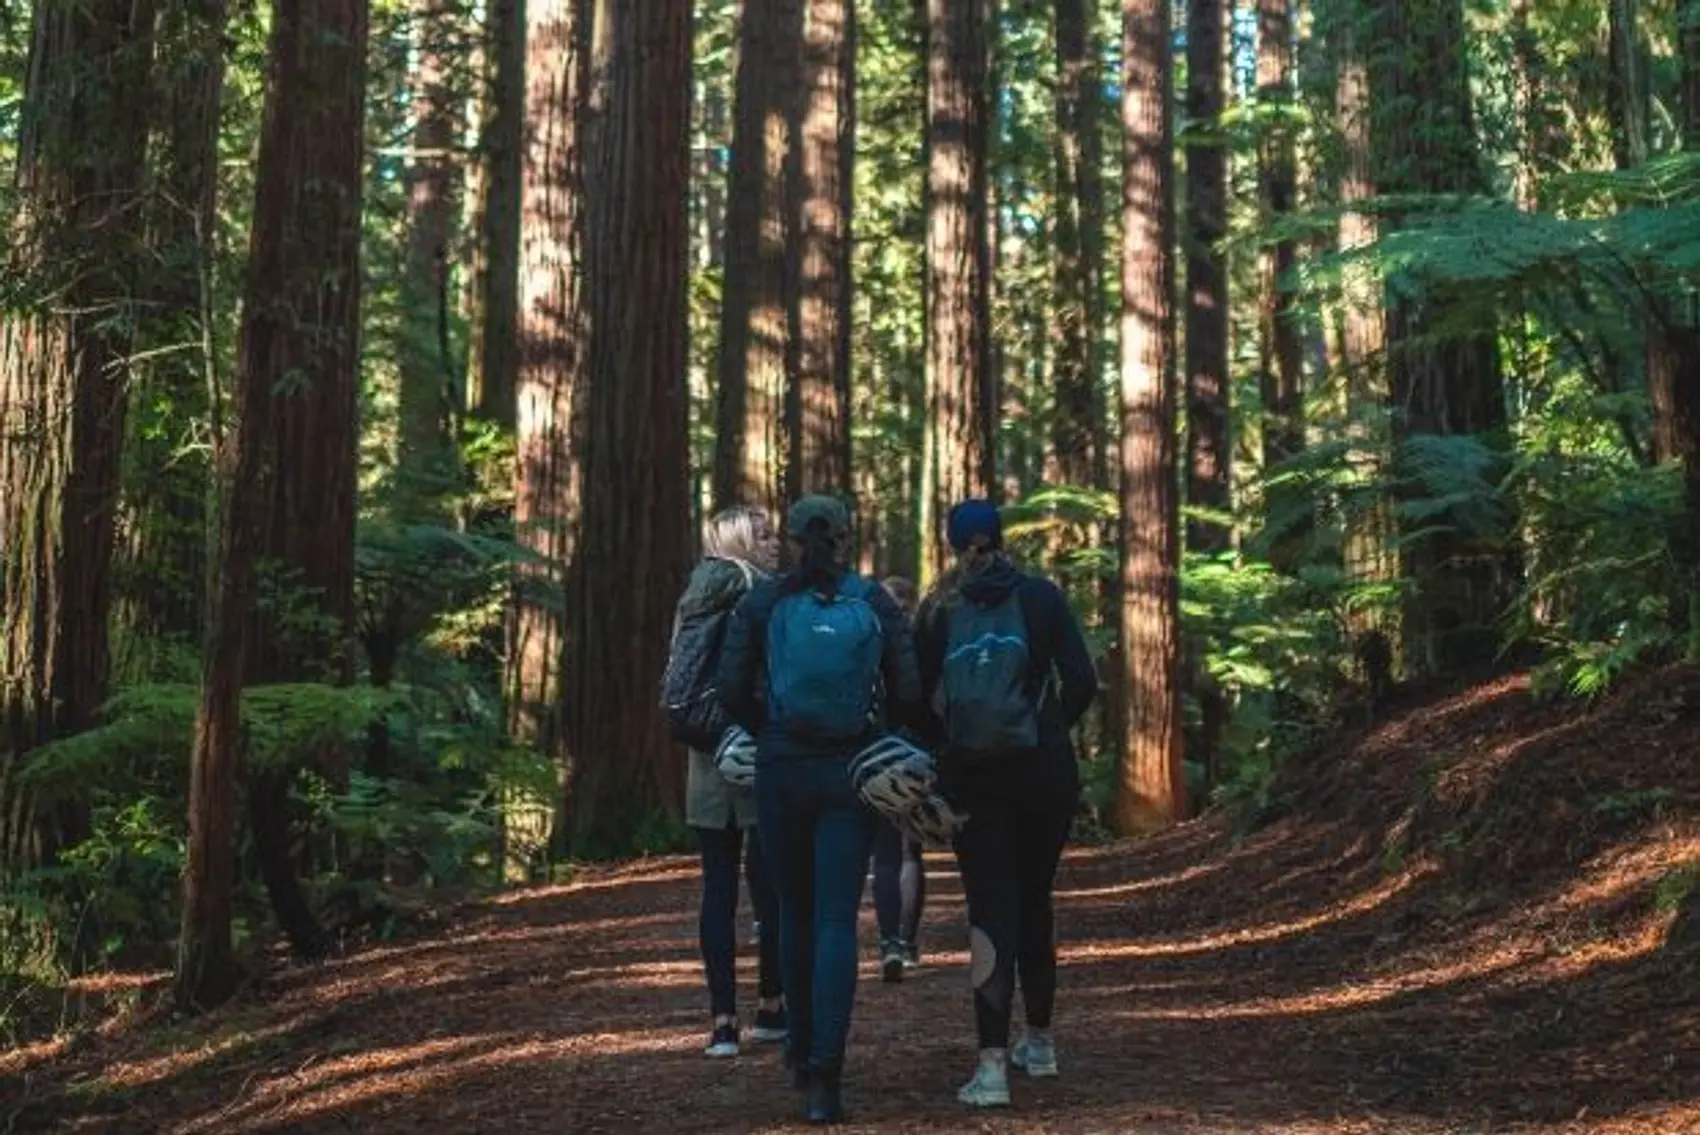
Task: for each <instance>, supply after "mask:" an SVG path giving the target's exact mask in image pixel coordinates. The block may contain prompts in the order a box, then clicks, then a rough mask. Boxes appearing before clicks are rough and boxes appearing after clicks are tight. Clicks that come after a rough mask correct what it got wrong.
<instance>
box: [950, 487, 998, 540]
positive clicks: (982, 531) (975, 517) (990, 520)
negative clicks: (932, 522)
mask: <svg viewBox="0 0 1700 1135" xmlns="http://www.w3.org/2000/svg"><path fill="white" fill-rule="evenodd" d="M982 536H983V537H985V540H986V546H987V547H990V548H1001V547H1003V517H1002V516H1000V515H998V506H997V505H995V504H993V503H992V502H991V501H989V500H979V499H974V500H965V501H963V502H962V503H961V504H958V505H957V506H956V507H955V508H953V509H951V510H950V518H949V519H948V520H946V521H945V537H946V538H947V539H948V540H949V541H950V546H951V548H952V550H954V551H957V552H962V551H966V550H967V549H968V547H969V545H971V544H973V543H974V541H975V540H977V539H979V538H980V537H982Z"/></svg>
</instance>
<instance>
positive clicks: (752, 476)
mask: <svg viewBox="0 0 1700 1135" xmlns="http://www.w3.org/2000/svg"><path fill="white" fill-rule="evenodd" d="M802 21H803V8H802V0H745V4H744V15H743V20H742V22H741V23H740V25H739V44H740V47H739V54H738V79H737V90H736V92H735V94H734V96H733V108H732V158H731V169H730V171H729V173H728V176H727V205H726V283H725V287H724V289H723V296H724V299H723V302H722V305H721V313H720V377H719V385H718V388H717V389H716V392H715V419H714V421H715V454H714V504H715V507H716V508H724V507H726V506H727V505H731V504H750V505H756V506H759V507H761V508H765V509H766V510H767V511H768V514H769V515H772V516H777V515H779V514H780V513H781V512H782V511H783V510H782V509H781V498H782V489H783V486H784V483H785V481H784V469H783V467H782V466H783V460H782V459H783V456H784V441H785V439H784V436H783V434H784V430H785V422H786V413H785V409H786V399H787V396H788V392H789V390H790V385H791V378H792V373H793V368H794V364H793V360H795V358H796V354H795V351H794V350H793V345H792V341H791V338H792V327H793V319H794V313H795V305H796V280H795V277H794V275H793V271H792V266H793V264H794V252H795V248H796V243H795V242H796V230H795V226H794V223H793V221H792V220H791V219H790V217H789V216H788V214H789V213H790V212H792V211H793V210H792V206H793V205H794V204H795V198H794V196H793V195H792V192H791V186H790V184H789V183H790V174H791V172H792V170H793V169H794V168H795V167H794V164H793V160H792V153H791V151H792V147H793V145H794V144H795V141H796V139H795V132H796V125H797V122H798V110H799V106H798V99H799V90H800V79H801V73H802V71H801V64H802Z"/></svg>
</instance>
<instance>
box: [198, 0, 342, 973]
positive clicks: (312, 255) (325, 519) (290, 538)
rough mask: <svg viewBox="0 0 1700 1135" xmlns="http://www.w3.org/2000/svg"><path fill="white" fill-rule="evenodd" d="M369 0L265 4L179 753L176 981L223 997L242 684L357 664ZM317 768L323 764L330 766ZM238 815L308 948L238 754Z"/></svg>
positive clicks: (286, 866)
mask: <svg viewBox="0 0 1700 1135" xmlns="http://www.w3.org/2000/svg"><path fill="white" fill-rule="evenodd" d="M366 34H367V5H366V3H365V0H278V3H277V5H276V7H275V9H274V11H273V17H272V33H271V43H270V48H269V55H270V71H271V74H270V83H269V86H268V93H267V98H266V110H265V120H264V123H263V125H262V128H261V134H260V152H259V163H258V168H257V171H256V185H257V189H256V192H255V200H254V224H253V229H252V234H251V237H250V244H249V256H248V283H247V290H246V295H245V301H244V304H243V324H242V332H241V339H240V345H239V349H238V371H239V374H238V381H239V384H240V386H239V393H238V399H239V405H238V407H237V411H238V414H237V418H238V423H239V424H238V426H237V433H236V436H235V438H234V440H233V443H232V445H231V448H230V451H229V452H228V453H227V454H225V455H224V457H223V460H224V464H225V467H226V468H228V469H230V470H231V480H230V491H229V494H228V498H227V500H226V501H225V505H224V509H223V518H222V529H221V536H220V566H221V571H220V575H219V579H220V583H219V590H218V594H217V596H216V597H215V601H214V609H213V614H212V622H211V625H210V628H209V632H208V638H207V650H206V655H205V662H204V676H203V682H202V690H201V707H200V713H199V716H198V718H197V721H196V729H195V746H194V753H193V757H192V759H191V765H190V769H191V777H190V778H191V784H190V807H189V853H188V862H187V866H186V868H185V872H184V890H183V894H184V904H183V937H182V945H181V950H180V954H179V960H178V980H177V994H178V999H179V1001H180V1002H182V1003H184V1004H204V1003H206V1002H208V1001H213V1000H217V999H218V998H219V997H220V996H222V995H223V994H224V993H226V992H228V989H229V986H230V981H231V977H232V973H231V960H230V948H229V913H230V877H231V863H230V857H231V856H232V855H233V854H234V848H233V846H232V839H231V837H232V831H233V827H234V815H233V804H234V801H233V796H234V781H235V775H236V769H237V766H238V763H239V760H240V754H241V745H242V736H241V721H240V707H241V696H242V688H243V687H244V686H245V685H247V684H268V683H276V682H313V681H320V682H343V681H346V680H347V679H348V678H349V677H350V675H351V673H352V661H353V659H352V645H353V644H352V637H351V635H352V627H351V622H352V615H353V599H354V518H355V508H354V505H355V496H354V494H355V471H356V443H357V434H356V410H357V406H358V390H359V358H360V351H359V336H360V294H361V293H360V209H361V166H362V158H363V150H364V114H365V77H366V68H365V52H366ZM323 771H326V772H328V773H330V774H331V775H332V776H333V777H334V776H335V775H336V772H337V769H336V767H335V765H334V764H332V765H331V766H329V767H326V768H325V769H324V770H323ZM244 773H245V775H244V783H245V789H246V796H247V804H248V809H247V811H248V819H249V824H250V829H251V832H252V835H253V838H254V841H255V845H256V852H257V856H258V859H259V862H260V871H261V875H262V877H263V878H264V880H265V883H266V888H267V891H268V892H269V893H270V895H271V900H272V907H273V909H274V911H275V912H276V914H277V916H278V920H279V922H280V924H281V925H282V927H283V929H284V931H285V932H286V933H287V934H288V935H289V938H290V942H291V945H292V946H294V948H295V949H296V951H297V952H298V953H301V954H305V955H312V954H314V953H316V952H318V950H319V949H320V948H321V946H322V943H321V942H320V941H319V929H318V925H317V922H316V920H315V918H314V916H313V913H312V911H311V908H310V907H309V906H308V905H307V901H306V898H305V896H304V895H303V894H302V893H301V889H300V886H299V883H298V881H297V880H296V878H295V874H294V865H293V861H292V853H291V850H290V844H291V831H290V829H291V822H290V812H289V807H288V788H289V783H290V779H291V778H290V775H289V773H290V770H289V769H287V768H279V767H270V766H262V765H259V764H255V763H249V764H248V765H247V767H246V769H245V770H244Z"/></svg>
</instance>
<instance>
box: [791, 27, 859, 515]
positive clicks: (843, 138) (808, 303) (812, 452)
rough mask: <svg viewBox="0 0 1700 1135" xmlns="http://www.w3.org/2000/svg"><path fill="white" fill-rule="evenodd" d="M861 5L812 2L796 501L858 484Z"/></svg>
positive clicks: (794, 433)
mask: <svg viewBox="0 0 1700 1135" xmlns="http://www.w3.org/2000/svg"><path fill="white" fill-rule="evenodd" d="M855 18H856V5H855V3H854V0H808V5H807V11H806V15H805V19H806V24H805V28H804V48H803V69H804V75H803V82H804V89H805V91H806V99H807V101H806V103H805V105H804V108H803V109H804V114H803V123H802V130H801V135H800V138H799V142H800V144H801V146H802V162H801V170H802V178H801V183H800V185H799V186H798V192H799V196H800V197H801V212H800V216H799V217H798V228H797V237H798V240H799V241H800V243H801V248H800V254H801V259H802V279H801V281H800V285H799V289H798V294H797V303H798V309H799V316H800V319H799V331H800V333H801V341H800V343H799V345H798V346H799V354H798V363H799V367H798V373H797V397H796V399H795V402H796V407H797V414H798V421H797V422H796V424H795V426H794V428H793V429H792V430H791V439H790V440H791V457H790V460H789V461H788V462H787V463H786V469H787V473H788V474H789V476H788V478H787V480H788V484H787V489H786V492H787V495H788V496H790V497H792V498H795V497H798V496H800V495H802V494H803V493H807V492H835V493H840V494H843V495H846V496H848V495H849V493H850V491H851V489H852V488H853V486H852V485H851V482H850V298H851V286H850V226H851V214H852V200H851V187H852V177H853V175H854V171H855V156H856V155H855V145H856V132H855V123H856V115H855V82H856V68H855V63H856V26H855Z"/></svg>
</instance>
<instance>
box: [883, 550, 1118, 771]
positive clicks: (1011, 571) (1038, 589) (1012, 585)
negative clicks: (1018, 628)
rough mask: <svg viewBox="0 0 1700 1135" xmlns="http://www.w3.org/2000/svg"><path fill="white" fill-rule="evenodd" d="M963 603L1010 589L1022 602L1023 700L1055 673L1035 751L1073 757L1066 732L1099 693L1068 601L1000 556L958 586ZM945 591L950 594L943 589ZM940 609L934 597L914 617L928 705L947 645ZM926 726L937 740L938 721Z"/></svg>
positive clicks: (991, 600) (995, 597)
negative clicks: (1024, 643) (1024, 638)
mask: <svg viewBox="0 0 1700 1135" xmlns="http://www.w3.org/2000/svg"><path fill="white" fill-rule="evenodd" d="M955 589H956V590H958V591H960V594H961V597H962V600H963V601H964V602H968V603H974V604H978V605H980V606H988V607H989V606H991V605H993V604H995V603H998V602H1001V601H1002V600H1003V598H1004V597H1005V596H1006V595H1008V594H1009V593H1010V592H1011V591H1014V592H1015V593H1016V601H1017V602H1019V603H1020V604H1021V615H1022V618H1023V619H1024V620H1025V621H1026V623H1027V645H1028V651H1029V658H1028V667H1027V681H1026V683H1025V688H1026V691H1027V696H1028V697H1030V698H1033V699H1034V700H1036V701H1037V700H1038V699H1039V696H1040V693H1041V692H1042V691H1043V689H1044V686H1045V683H1046V682H1047V681H1049V680H1050V679H1051V677H1052V676H1053V675H1054V676H1055V677H1056V679H1057V690H1056V693H1055V696H1050V697H1046V698H1045V699H1044V700H1043V702H1042V703H1040V707H1039V747H1040V749H1041V750H1044V751H1046V752H1054V753H1062V754H1068V755H1070V756H1072V755H1073V752H1074V748H1073V745H1072V743H1071V742H1070V740H1069V731H1070V730H1072V729H1073V728H1074V727H1075V725H1076V724H1078V723H1079V721H1080V718H1081V717H1082V716H1083V715H1084V714H1085V713H1086V710H1087V708H1088V707H1089V706H1091V704H1092V699H1093V698H1095V697H1096V696H1097V694H1098V673H1097V671H1096V670H1095V669H1094V668H1093V665H1092V654H1091V652H1090V651H1089V650H1087V648H1086V640H1085V639H1084V638H1083V637H1081V634H1080V626H1079V624H1077V623H1076V622H1075V620H1074V612H1073V611H1071V610H1069V607H1068V597H1067V596H1065V595H1064V594H1063V593H1062V589H1061V588H1059V587H1058V586H1057V585H1056V584H1054V583H1052V582H1051V581H1050V580H1048V579H1044V578H1041V577H1039V576H1036V575H1026V574H1024V573H1022V572H1021V571H1019V570H1017V568H1016V567H1015V565H1014V564H1013V563H1011V562H1010V561H1009V558H1008V557H1007V556H1003V555H999V556H998V557H997V558H996V559H995V560H994V561H993V562H992V563H991V564H990V565H989V566H988V567H987V568H986V569H985V570H984V571H981V572H979V573H977V574H975V575H968V576H964V577H963V578H962V579H961V581H960V583H959V584H958V585H956V588H955ZM947 590H950V589H949V588H947ZM944 616H945V610H944V605H943V604H942V603H941V602H939V600H938V598H937V597H936V596H929V597H928V600H927V601H926V602H925V603H923V604H922V605H921V610H920V611H919V612H918V613H917V615H916V626H915V649H916V653H917V654H918V655H919V657H920V663H921V689H922V692H923V693H924V694H925V695H926V698H927V701H928V704H932V703H933V693H934V691H935V690H937V689H938V684H939V678H940V674H941V672H942V671H943V669H944V655H945V643H946V639H947V637H948V632H947V629H946V625H945V618H944ZM930 725H931V727H932V729H933V731H934V735H933V737H931V738H930V739H931V740H933V741H935V742H936V741H941V740H942V737H940V736H939V735H938V734H939V731H940V730H941V729H942V726H941V724H940V723H939V721H938V720H937V719H936V718H934V719H933V720H932V721H931V722H930Z"/></svg>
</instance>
